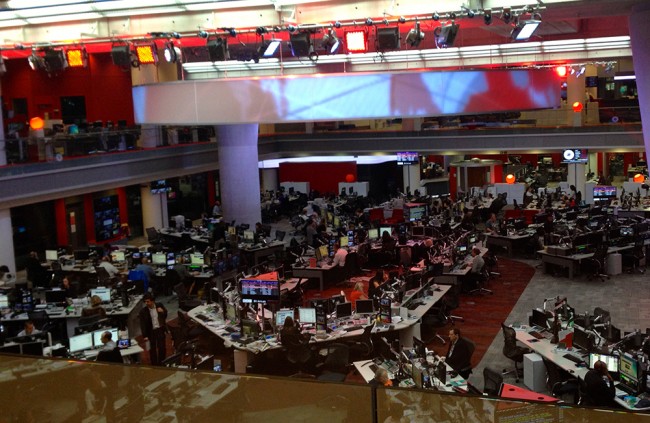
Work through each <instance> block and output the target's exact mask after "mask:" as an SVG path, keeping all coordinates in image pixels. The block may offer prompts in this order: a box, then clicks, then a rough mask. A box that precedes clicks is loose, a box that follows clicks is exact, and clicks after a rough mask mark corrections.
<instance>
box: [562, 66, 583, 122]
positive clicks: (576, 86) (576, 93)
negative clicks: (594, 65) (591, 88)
mask: <svg viewBox="0 0 650 423" xmlns="http://www.w3.org/2000/svg"><path fill="white" fill-rule="evenodd" d="M566 81H567V88H566V102H567V106H568V107H567V114H568V116H567V124H568V125H569V126H582V125H583V124H584V115H585V113H586V112H585V110H584V109H582V111H581V112H578V113H576V112H574V111H573V103H575V102H576V101H577V102H578V103H581V104H582V105H583V106H584V104H585V74H584V73H583V74H582V75H580V76H579V77H577V78H576V76H575V75H569V76H567V77H566Z"/></svg>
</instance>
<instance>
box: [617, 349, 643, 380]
mask: <svg viewBox="0 0 650 423" xmlns="http://www.w3.org/2000/svg"><path fill="white" fill-rule="evenodd" d="M618 369H619V370H618V371H619V372H620V373H621V376H625V377H627V378H629V379H632V380H634V381H638V380H639V362H638V361H636V360H635V359H634V358H632V357H631V356H630V355H629V354H623V355H621V357H620V360H619V365H618Z"/></svg>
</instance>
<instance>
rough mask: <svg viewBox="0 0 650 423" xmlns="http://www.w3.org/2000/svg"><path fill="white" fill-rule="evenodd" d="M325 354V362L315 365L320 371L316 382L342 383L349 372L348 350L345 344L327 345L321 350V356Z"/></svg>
mask: <svg viewBox="0 0 650 423" xmlns="http://www.w3.org/2000/svg"><path fill="white" fill-rule="evenodd" d="M323 351H324V352H325V360H324V361H323V362H322V363H319V364H318V365H316V369H319V370H320V371H321V373H320V375H319V376H318V377H317V379H318V380H324V381H328V382H344V381H345V378H346V376H347V374H348V371H349V366H350V362H349V358H350V348H349V347H348V346H347V345H345V344H340V343H334V344H329V345H328V346H327V347H326V348H323V349H321V355H322V353H323Z"/></svg>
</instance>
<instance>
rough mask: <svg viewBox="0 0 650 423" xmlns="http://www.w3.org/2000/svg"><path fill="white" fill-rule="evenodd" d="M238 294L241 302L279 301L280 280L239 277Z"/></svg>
mask: <svg viewBox="0 0 650 423" xmlns="http://www.w3.org/2000/svg"><path fill="white" fill-rule="evenodd" d="M239 294H240V298H241V300H242V301H243V302H266V301H280V281H278V280H264V279H240V280H239Z"/></svg>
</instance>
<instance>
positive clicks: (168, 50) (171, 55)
mask: <svg viewBox="0 0 650 423" xmlns="http://www.w3.org/2000/svg"><path fill="white" fill-rule="evenodd" d="M164 55H165V60H166V61H167V62H168V63H176V62H177V61H178V60H180V59H181V49H180V48H178V47H176V46H175V45H174V42H173V41H169V42H167V43H165V51H164Z"/></svg>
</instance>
